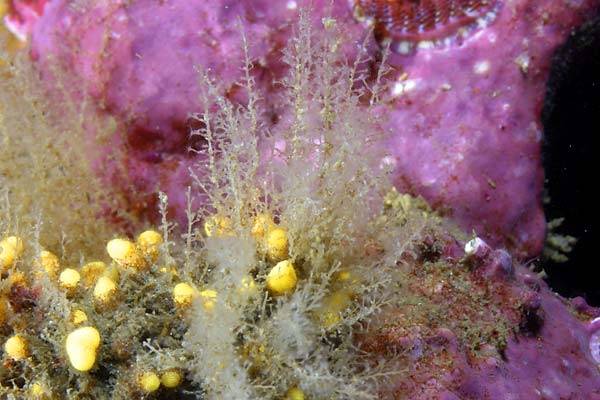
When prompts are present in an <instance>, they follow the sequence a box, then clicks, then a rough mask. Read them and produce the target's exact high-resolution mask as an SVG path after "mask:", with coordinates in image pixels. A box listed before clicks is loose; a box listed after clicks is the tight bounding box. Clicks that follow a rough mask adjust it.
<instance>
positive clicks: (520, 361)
mask: <svg viewBox="0 0 600 400" xmlns="http://www.w3.org/2000/svg"><path fill="white" fill-rule="evenodd" d="M2 4H3V3H1V2H0V5H2ZM10 5H11V9H10V10H9V14H8V17H7V18H6V21H7V26H8V28H9V29H11V30H12V31H13V32H16V33H18V34H19V35H20V37H22V38H25V37H29V39H30V46H29V47H28V48H27V51H28V53H27V56H28V57H30V60H31V61H32V62H33V65H34V66H35V68H37V72H38V73H39V74H40V76H41V80H42V83H43V84H45V85H46V88H45V89H46V90H47V94H46V96H48V97H49V98H50V99H51V103H52V101H54V102H55V104H50V106H51V107H53V108H54V113H46V112H45V111H40V112H38V113H37V114H32V115H35V116H36V118H39V119H43V118H48V121H50V122H49V124H50V125H51V124H52V118H56V111H57V110H58V112H59V113H60V112H61V111H64V115H65V116H66V117H70V118H72V117H74V116H75V117H77V119H80V120H81V121H82V123H81V125H82V128H83V129H82V130H81V132H79V133H78V134H80V135H82V136H84V139H83V143H84V144H81V143H79V142H77V143H76V141H73V148H69V146H68V145H65V146H64V147H65V149H64V151H65V154H69V153H68V151H69V150H70V151H80V152H83V153H84V154H85V156H86V157H89V160H90V162H91V164H92V166H93V168H94V171H95V174H96V175H98V176H99V177H100V178H101V179H102V183H103V186H104V187H108V188H109V193H110V191H111V190H112V191H113V192H114V193H122V194H125V196H126V198H127V200H128V202H127V207H128V209H127V210H121V211H128V212H133V213H134V214H136V215H137V217H138V219H139V221H137V222H138V225H140V226H141V225H145V224H147V222H148V220H149V221H151V222H152V223H154V225H160V229H158V230H157V231H154V230H148V231H145V232H144V233H142V234H141V235H140V236H138V238H137V240H135V241H133V240H132V239H130V238H126V237H125V235H126V234H125V233H119V234H118V236H119V237H118V238H114V237H113V238H112V240H110V241H108V239H110V238H103V240H104V239H105V240H106V242H107V244H106V254H104V252H102V254H103V256H102V257H97V256H91V255H89V254H88V253H86V252H87V251H88V250H89V248H91V247H92V246H88V247H89V248H85V247H86V245H83V244H82V245H81V246H80V247H81V248H76V249H75V250H76V251H75V253H76V254H66V253H67V252H66V251H65V246H63V244H64V243H67V244H68V240H67V239H68V234H69V232H65V233H64V236H62V234H63V233H60V234H59V233H56V235H55V236H56V237H60V240H56V241H55V242H56V243H58V244H57V245H56V246H55V247H56V248H52V249H44V243H41V241H40V236H39V231H40V229H41V225H42V224H46V225H50V226H51V227H54V226H61V221H60V219H57V218H54V219H53V220H51V221H49V222H47V221H39V220H38V221H36V223H35V224H34V225H35V226H27V227H19V225H18V224H15V223H14V222H13V221H14V220H16V219H18V218H12V214H13V213H14V212H22V210H25V212H30V213H33V212H34V211H35V210H36V208H35V207H34V206H31V207H32V209H31V210H29V211H27V210H26V206H27V204H25V202H23V203H24V204H19V206H22V209H21V208H19V207H17V208H16V210H17V211H14V208H10V207H8V203H9V200H6V201H5V202H3V203H0V216H1V217H2V218H1V219H0V235H2V236H0V240H1V241H0V275H1V276H0V278H1V280H0V328H1V329H0V338H1V339H2V343H3V344H4V353H3V357H4V368H3V369H2V370H1V371H0V394H2V395H4V394H6V395H7V396H13V397H16V398H19V397H23V396H26V397H27V396H28V397H31V398H53V397H57V396H58V398H61V396H62V397H64V396H67V395H80V396H92V397H94V398H161V396H164V398H179V397H178V396H193V397H194V398H211V399H235V400H240V399H246V398H247V399H252V398H265V399H267V398H268V399H270V398H273V399H278V398H287V399H293V400H296V399H301V398H304V396H306V398H309V399H319V398H323V399H333V398H336V399H337V398H339V399H353V400H355V399H361V398H364V399H368V398H390V399H423V400H425V399H444V400H454V399H478V400H479V399H490V400H491V399H552V400H554V399H556V400H559V399H573V400H577V399H582V400H583V399H586V400H587V399H592V400H593V399H600V373H599V371H598V365H599V364H600V339H599V338H600V333H599V332H600V323H599V322H598V321H599V320H598V318H599V317H600V311H599V310H597V309H595V308H592V307H589V306H588V305H587V304H586V303H585V301H583V300H582V299H574V300H572V301H568V300H565V299H563V298H561V297H560V296H558V295H555V294H554V293H553V292H552V291H551V290H550V289H549V288H548V286H547V285H546V284H545V283H544V281H543V280H542V279H541V278H540V277H539V276H538V274H537V273H536V272H535V271H534V268H530V266H528V265H524V264H523V260H525V259H527V258H528V257H531V256H537V255H539V253H540V251H541V248H542V244H543V242H544V236H545V219H544V215H543V212H542V206H541V191H542V183H543V171H542V169H541V162H540V157H541V154H540V142H541V140H542V138H543V134H542V131H541V127H540V123H539V113H540V110H541V104H542V95H543V92H544V84H545V80H546V76H547V73H548V69H549V64H550V60H551V55H552V52H553V50H554V49H555V48H556V47H557V46H558V45H559V44H560V43H561V41H562V40H564V38H565V37H566V36H567V35H568V34H569V32H570V30H571V29H572V28H573V27H574V26H575V25H577V24H579V23H580V22H582V21H583V20H584V19H585V17H586V13H590V12H591V11H592V10H594V8H595V7H597V6H598V4H597V1H593V0H587V1H585V0H582V1H578V2H575V1H554V0H543V1H535V0H513V1H501V0H497V1H478V0H475V1H468V2H467V1H449V2H443V1H435V0H431V1H421V2H402V1H396V2H389V1H366V0H365V1H335V2H333V3H331V2H330V1H325V0H323V1H321V0H314V1H312V8H311V9H310V12H306V9H305V8H304V4H301V3H297V2H296V1H291V0H290V1H281V2H272V1H266V0H258V1H250V0H248V1H245V0H240V1H232V0H217V1H212V2H201V1H197V2H193V1H187V0H186V1H184V0H165V1H160V2H147V1H137V0H133V1H108V0H107V1H100V2H85V1H72V2H71V1H66V0H55V1H48V2H46V3H45V2H43V1H39V2H29V1H15V2H11V3H10ZM354 60H356V61H354ZM3 61H4V60H3ZM7 64H8V65H9V67H10V66H11V63H10V62H9V63H0V67H3V66H5V65H7ZM15 65H17V66H15V67H14V68H13V69H10V68H8V70H7V71H5V70H2V72H3V74H4V75H3V76H7V77H9V78H14V77H18V76H23V75H19V74H18V72H19V67H18V64H15ZM11 74H13V75H11ZM24 76H27V75H26V74H25V75H24ZM15 79H16V78H15ZM9 86H10V85H6V87H9ZM16 86H18V85H16ZM24 91H25V90H24ZM15 93H17V92H15ZM18 93H21V92H18ZM25 93H26V94H28V93H27V92H26V91H25ZM25 97H26V96H25ZM25 97H24V98H25ZM32 97H33V96H32ZM27 99H29V97H26V98H25V100H27ZM0 100H2V102H0V117H1V118H0V128H2V129H0V133H2V135H3V138H10V137H11V135H13V137H14V135H21V134H22V135H26V134H27V132H25V131H21V130H20V129H19V125H18V118H16V117H15V115H12V114H11V118H3V114H2V113H7V112H11V111H10V110H11V109H10V108H9V107H8V106H9V105H11V104H13V103H11V102H10V101H7V100H6V94H4V93H3V94H2V95H0ZM25 100H24V101H25ZM14 104H20V103H19V102H14ZM31 104H32V107H38V106H39V105H36V104H35V101H32V102H31ZM65 105H66V106H65ZM15 107H16V108H17V110H16V111H15V110H14V109H12V113H13V114H15V113H17V112H18V111H23V110H22V109H19V106H15ZM39 107H41V106H39ZM61 107H64V108H61ZM6 110H8V111H6ZM42 110H43V109H42ZM73 110H75V113H74V114H73ZM28 115H29V114H27V113H23V116H24V117H23V118H27V116H28ZM102 118H106V119H107V120H108V121H109V122H110V123H109V124H108V125H110V126H111V127H112V129H110V130H109V131H107V132H105V133H102V132H99V125H96V124H95V122H94V121H96V120H97V119H102ZM6 121H8V122H6ZM15 121H17V122H15ZM8 123H10V124H13V125H11V126H9V127H6V126H5V124H8ZM23 126H30V125H27V124H23ZM75 132H76V131H75ZM80 141H81V140H80ZM7 142H8V141H7ZM15 143H16V142H15ZM60 143H63V142H62V141H61V142H60ZM79 145H81V146H83V147H77V146H79ZM84 145H85V146H84ZM48 148H50V146H48ZM34 150H35V151H38V152H41V154H44V151H46V150H44V148H42V149H31V148H29V149H27V148H26V149H23V151H20V150H19V149H13V148H8V149H7V150H6V153H5V154H7V155H11V154H14V157H21V155H22V154H24V153H27V152H32V153H35V151H34ZM60 152H61V151H60V150H59V151H58V153H60ZM36 154H37V153H36ZM3 155H4V153H3ZM0 161H2V162H3V163H4V162H5V160H4V159H0ZM44 162H46V163H50V164H51V163H52V161H47V160H46V161H44V160H42V161H40V165H42V166H44V165H46V164H44ZM58 164H62V163H58ZM8 165H9V167H10V165H11V164H10V160H8ZM2 166H3V167H4V164H2ZM9 167H7V168H9ZM50 167H52V168H48V171H49V175H48V176H50V172H52V171H58V174H59V175H60V174H61V173H66V172H64V171H69V170H68V169H66V168H63V165H58V166H57V165H50ZM5 170H7V169H6V168H4V169H3V170H2V171H5ZM5 175H6V176H4V175H0V178H1V179H2V183H5V182H6V185H7V189H6V191H5V192H3V193H4V195H5V197H6V199H10V198H11V197H10V195H11V192H10V190H11V188H10V186H9V185H10V184H11V182H12V181H11V180H10V174H5ZM41 180H42V181H43V180H44V178H41ZM61 182H62V181H61ZM19 184H21V185H23V183H19ZM36 184H39V183H36V182H35V181H33V182H31V183H30V182H27V185H36ZM61 185H64V186H65V191H68V190H70V191H77V190H78V188H77V187H69V182H68V181H67V182H66V183H61ZM72 185H74V184H72ZM90 187H92V186H90ZM393 187H396V188H397V190H398V191H397V190H396V189H392V188H393ZM21 189H23V188H21ZM160 192H162V194H159V193H160ZM399 192H400V193H402V194H400V193H399ZM35 193H37V192H35ZM385 193H387V195H386V194H385ZM88 195H89V196H88V198H87V203H88V204H87V206H89V207H90V209H91V208H92V206H98V207H99V206H100V205H102V206H104V207H107V208H110V207H111V206H112V205H113V203H110V202H106V203H105V202H104V201H106V198H107V197H108V198H110V194H109V195H108V196H107V197H102V198H95V197H93V195H92V194H89V193H88ZM83 197H84V198H85V196H83ZM65 198H67V197H66V196H65ZM77 198H79V197H77ZM36 200H39V201H45V200H47V199H45V198H42V199H32V200H31V204H33V205H35V201H36ZM5 203H6V205H5ZM84 203H85V202H84ZM119 204H121V203H119ZM428 204H430V205H431V206H429V205H428ZM69 206H72V204H68V205H65V207H69ZM85 206H86V205H84V207H85ZM98 209H101V207H99V208H98ZM95 210H96V208H94V209H93V211H90V213H94V212H95ZM90 213H88V214H86V215H89V214H90ZM73 215H75V216H71V218H77V215H79V214H75V213H73ZM62 217H64V218H65V219H66V218H69V217H70V216H69V215H68V213H65V214H64V216H62V215H61V218H62ZM171 221H176V222H179V223H180V230H179V231H178V230H173V229H172V228H173V226H172V224H171ZM78 222H80V224H79V225H77V224H75V225H76V226H80V225H85V224H87V223H88V222H86V221H78ZM89 223H90V224H93V223H95V221H89ZM71 225H73V224H71ZM71 225H67V224H65V226H71ZM134 225H135V224H134ZM134 225H132V226H134ZM115 226H117V224H115ZM186 228H187V230H186ZM202 228H203V229H202ZM115 229H117V228H116V227H115ZM182 230H183V231H185V234H183V235H180V234H181V231H182ZM81 232H83V233H82V235H83V236H85V235H86V230H85V229H81ZM464 232H468V233H467V234H465V233H464ZM87 235H89V237H86V239H90V240H88V241H86V240H82V241H81V243H88V242H94V241H95V242H96V243H95V244H94V246H95V247H94V249H97V247H98V242H101V240H100V239H99V238H98V237H96V236H95V235H96V234H91V233H89V232H88V233H87ZM115 236H117V235H116V234H115ZM130 236H131V235H130ZM100 247H101V248H103V247H104V243H101V245H100ZM88 257H89V259H88ZM78 262H79V264H80V265H77V263H78ZM67 264H68V265H67ZM63 267H67V268H63ZM74 393H75V394H74Z"/></svg>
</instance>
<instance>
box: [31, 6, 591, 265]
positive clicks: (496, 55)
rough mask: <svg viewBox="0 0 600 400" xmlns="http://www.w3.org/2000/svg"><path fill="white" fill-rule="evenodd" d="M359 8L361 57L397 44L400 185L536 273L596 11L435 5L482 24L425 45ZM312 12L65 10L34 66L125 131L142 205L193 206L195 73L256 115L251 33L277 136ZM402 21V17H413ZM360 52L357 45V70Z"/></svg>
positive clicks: (393, 143)
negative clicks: (573, 45)
mask: <svg viewBox="0 0 600 400" xmlns="http://www.w3.org/2000/svg"><path fill="white" fill-rule="evenodd" d="M328 3H329V2H327V1H315V2H313V8H314V16H313V17H314V19H315V20H319V19H320V18H321V17H322V16H324V15H325V14H326V13H327V10H328V6H327V4H328ZM350 3H352V4H347V3H346V2H343V1H337V2H334V4H333V9H332V10H331V15H332V16H334V17H335V18H336V19H337V22H338V23H339V24H340V25H342V26H343V29H344V35H346V36H347V37H348V38H351V41H356V42H357V43H360V42H362V40H363V37H364V36H365V35H366V34H367V32H368V26H372V27H373V30H374V33H375V37H376V38H377V40H378V42H379V46H377V44H374V43H369V44H368V46H369V49H368V55H369V56H370V57H373V58H374V59H376V58H377V57H378V54H379V49H381V47H383V46H385V41H386V40H387V39H391V43H390V46H391V50H392V53H393V54H392V55H391V57H389V63H390V66H391V68H392V71H390V73H389V74H388V76H386V80H387V81H388V83H389V85H390V86H391V87H390V91H389V92H388V93H385V94H384V96H385V99H384V102H386V103H387V104H389V105H391V111H388V117H389V118H388V120H387V122H385V128H386V130H387V131H386V135H387V136H388V140H387V142H386V143H385V149H386V150H387V151H388V153H389V154H388V156H387V157H385V159H384V162H386V163H390V164H392V165H393V166H394V183H395V185H396V186H397V187H398V188H399V189H401V190H402V191H405V192H410V193H413V194H415V195H417V194H420V195H423V196H424V197H425V198H426V199H427V200H428V201H429V202H430V204H432V205H433V206H434V208H436V209H438V210H439V211H440V212H442V213H443V214H444V215H448V216H449V217H451V218H453V219H454V220H455V221H457V222H458V223H459V224H460V225H461V227H462V228H463V229H465V230H468V231H471V230H473V231H475V232H476V233H477V234H478V235H479V236H481V237H484V238H485V239H486V240H487V241H489V242H490V243H491V244H493V245H501V246H505V247H507V248H509V249H511V251H512V252H513V254H515V255H518V256H519V257H520V258H522V259H526V258H529V257H534V256H537V255H538V254H539V253H540V251H541V249H542V246H543V243H544V238H545V219H544V214H543V209H542V187H543V170H542V166H541V153H540V149H541V141H542V138H543V134H542V128H541V123H540V112H541V107H542V104H543V95H544V90H545V82H546V79H547V76H548V70H549V66H550V62H551V57H552V54H553V51H554V50H555V48H556V47H557V46H558V45H559V44H560V43H561V42H562V41H563V40H564V39H565V38H566V37H567V35H568V34H569V32H570V31H571V29H572V28H573V27H574V26H576V25H577V24H579V23H581V22H582V21H583V20H584V18H585V15H586V13H588V12H590V11H591V9H592V7H593V6H594V4H595V3H597V2H594V1H591V0H589V1H577V2H575V1H546V2H544V3H540V2H539V1H533V0H529V1H504V2H500V1H495V2H489V4H488V2H484V4H488V6H485V7H484V5H479V2H474V3H473V5H468V4H470V3H467V2H464V4H463V3H461V2H435V1H432V2H424V3H423V4H430V5H432V7H433V6H434V5H437V4H441V5H442V6H438V9H436V8H435V7H434V8H431V9H427V7H425V6H423V10H420V11H419V12H420V13H421V14H423V13H425V14H426V13H427V12H429V13H432V12H433V13H435V12H438V13H442V14H443V13H444V12H446V13H449V12H450V11H448V10H446V11H445V8H444V7H446V8H448V7H450V6H448V5H447V4H454V3H456V4H455V5H453V7H455V8H457V9H460V7H467V8H468V7H472V8H473V9H474V10H473V11H469V10H468V9H467V11H464V14H465V15H467V16H469V17H468V18H467V17H464V16H463V19H465V21H463V20H461V19H460V18H458V17H456V18H449V21H448V22H447V23H448V24H450V23H451V24H450V25H449V27H446V28H444V26H443V21H441V22H438V23H437V25H436V24H434V23H429V25H423V26H421V27H419V26H418V24H416V25H417V26H415V27H413V28H412V29H413V30H415V31H422V32H424V33H422V34H421V36H419V35H418V34H415V33H411V34H409V33H407V32H403V31H402V30H400V31H398V29H397V27H396V28H395V25H390V24H389V23H388V25H390V26H385V24H384V22H385V21H387V19H386V18H388V17H387V16H386V15H387V14H386V12H387V10H386V9H385V7H384V6H377V7H379V8H377V7H376V6H373V4H379V3H385V2H354V3H353V2H350ZM398 3H399V4H400V3H402V2H398ZM77 4H78V3H77ZM392 4H393V3H392ZM444 4H446V5H445V6H444ZM298 6H299V4H296V2H293V1H290V2H284V1H282V2H276V3H272V2H267V1H251V2H245V1H222V2H217V3H210V4H204V3H193V2H192V3H189V2H178V1H170V2H164V3H160V4H152V5H148V4H147V3H142V2H127V3H122V2H118V1H108V2H101V3H97V4H96V5H95V6H94V7H79V8H78V7H77V6H74V5H73V4H71V3H70V2H64V1H53V2H50V3H48V4H47V6H46V8H45V10H44V13H43V17H42V18H41V20H40V21H39V23H37V24H36V25H34V29H33V32H32V49H31V54H32V57H33V58H34V59H35V60H37V61H38V65H39V67H40V69H41V70H42V71H45V72H44V73H45V74H47V75H48V74H49V70H51V69H52V68H54V67H53V65H54V66H56V64H59V65H60V66H62V67H64V68H66V70H67V72H68V74H69V75H74V76H76V77H78V78H80V79H82V80H83V82H85V85H86V89H87V90H88V93H89V95H90V96H91V97H92V98H93V99H94V100H95V101H96V102H99V103H100V104H101V109H102V111H100V112H108V113H110V114H111V115H113V116H115V117H116V118H117V121H118V123H119V129H120V130H122V131H123V132H124V134H125V136H126V137H125V139H124V140H125V142H126V144H124V145H125V146H127V149H128V150H127V152H128V159H129V166H128V169H129V170H130V174H131V178H132V180H133V182H134V184H135V187H136V190H135V191H134V192H133V191H130V193H129V195H130V196H131V198H132V200H131V202H132V204H139V205H140V208H145V207H143V205H145V204H147V205H151V204H155V199H156V186H157V185H156V182H160V185H159V186H160V187H161V188H162V190H166V191H167V192H168V194H169V197H170V199H171V201H172V204H173V205H183V204H184V202H185V198H184V196H182V192H184V191H185V190H182V188H185V187H186V186H187V185H189V183H190V182H189V176H188V173H187V170H188V168H189V166H190V165H191V163H193V162H194V157H193V154H190V152H189V151H188V145H189V142H188V131H189V129H190V125H193V124H192V122H191V121H190V119H189V115H190V113H191V112H196V111H197V110H199V109H200V107H201V104H200V99H199V97H198V95H197V93H198V79H197V76H196V71H195V69H194V68H192V67H190V66H196V67H199V68H200V69H203V70H206V69H210V70H211V71H212V72H213V73H214V74H215V76H216V77H218V78H217V79H218V80H219V82H220V85H221V89H220V90H221V91H222V92H223V93H226V94H227V96H228V97H230V98H237V99H238V100H239V101H242V102H243V101H244V94H243V93H242V92H243V91H242V90H241V89H240V88H238V87H236V85H234V82H235V81H236V80H237V79H239V78H240V77H241V74H242V71H240V69H239V68H238V65H237V63H236V62H235V60H241V56H242V54H241V49H240V47H239V29H240V28H239V27H238V24H240V23H241V24H242V26H243V29H244V31H245V33H246V35H247V37H248V41H249V43H250V44H251V45H250V52H251V54H250V56H251V58H252V59H254V60H256V61H257V62H256V64H257V65H256V69H255V70H254V71H253V77H254V78H255V79H256V82H257V85H258V86H260V87H261V91H262V92H263V93H264V97H263V99H264V100H265V102H266V107H267V109H268V110H269V112H268V114H267V115H263V118H264V121H262V122H263V123H264V124H277V123H278V121H279V119H280V118H285V116H282V115H281V114H282V110H281V109H280V108H279V107H278V104H277V102H276V101H277V100H276V99H277V91H278V88H277V80H278V78H280V77H281V74H282V73H283V69H284V67H283V65H282V64H281V62H280V61H279V58H280V57H279V55H280V51H281V48H282V47H283V46H284V45H285V43H286V42H287V41H288V40H289V37H290V35H291V34H292V31H291V29H290V22H291V21H293V20H294V19H295V18H296V15H297V8H298ZM479 6H480V7H479ZM395 12H396V14H399V15H400V16H396V18H399V19H401V17H402V16H403V14H402V11H401V10H400V11H399V10H395ZM455 13H458V12H455ZM379 14H381V15H379ZM388 14H390V13H389V12H388ZM396 14H393V13H392V15H396ZM405 14H406V12H405ZM417 14H419V13H417ZM421 14H419V15H421ZM425 14H424V15H425ZM407 15H410V13H409V14H407ZM391 18H392V19H393V18H394V17H391ZM407 18H408V17H407ZM414 18H417V17H414ZM419 18H421V19H423V18H425V17H419ZM381 21H384V22H381ZM419 21H420V20H419ZM403 23H404V22H403ZM419 23H421V24H426V23H427V20H426V19H425V21H420V22H419ZM398 24H400V25H401V24H402V23H400V22H397V24H396V25H398ZM431 25H432V26H431ZM440 25H442V26H440ZM317 29H318V28H317ZM394 29H396V30H394ZM406 29H408V28H406ZM356 50H357V49H356V47H355V46H346V51H347V53H348V55H349V57H353V56H355V55H356ZM50 56H51V61H50V60H49V59H48V57H50ZM110 171H111V170H110V169H108V170H107V169H102V171H101V173H105V174H110V173H111V172H110ZM150 208H152V207H150ZM177 209H179V210H183V207H174V212H175V213H177V216H178V219H179V220H180V221H182V222H185V216H184V215H183V212H182V211H177Z"/></svg>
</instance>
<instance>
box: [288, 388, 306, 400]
mask: <svg viewBox="0 0 600 400" xmlns="http://www.w3.org/2000/svg"><path fill="white" fill-rule="evenodd" d="M285 399H286V400H304V392H303V391H302V390H300V389H299V388H297V387H293V388H291V389H290V390H288V392H287V393H286V394H285Z"/></svg>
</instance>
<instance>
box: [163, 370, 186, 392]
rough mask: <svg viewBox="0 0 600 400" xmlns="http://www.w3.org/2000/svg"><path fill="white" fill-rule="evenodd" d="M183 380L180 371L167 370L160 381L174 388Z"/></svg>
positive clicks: (165, 385)
mask: <svg viewBox="0 0 600 400" xmlns="http://www.w3.org/2000/svg"><path fill="white" fill-rule="evenodd" d="M180 382H181V374H180V373H179V372H178V371H174V370H171V371H166V372H163V374H162V375H161V377H160V383H162V385H163V386H164V387H166V388H174V387H177V386H179V383H180Z"/></svg>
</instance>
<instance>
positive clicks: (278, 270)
mask: <svg viewBox="0 0 600 400" xmlns="http://www.w3.org/2000/svg"><path fill="white" fill-rule="evenodd" d="M296 283H298V277H297V276H296V270H295V269H294V264H292V263H291V262H290V261H289V260H284V261H280V262H278V263H277V265H275V266H274V267H273V268H272V269H271V271H269V274H268V275H267V289H268V290H269V293H271V295H273V296H282V295H284V294H287V293H290V292H292V291H294V289H295V288H296Z"/></svg>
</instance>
